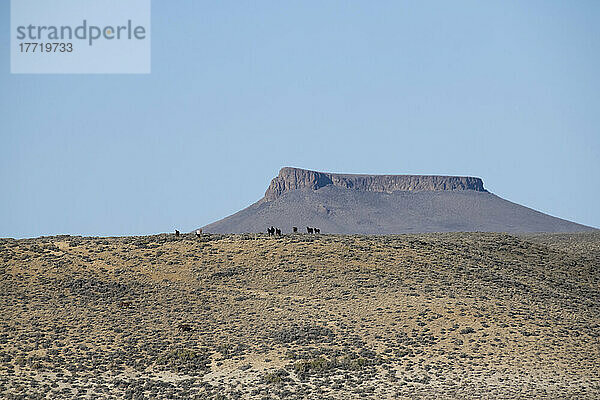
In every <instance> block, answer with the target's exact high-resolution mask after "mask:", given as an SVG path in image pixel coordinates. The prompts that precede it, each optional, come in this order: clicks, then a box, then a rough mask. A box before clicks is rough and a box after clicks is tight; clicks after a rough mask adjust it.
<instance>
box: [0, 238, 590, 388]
mask: <svg viewBox="0 0 600 400" xmlns="http://www.w3.org/2000/svg"><path fill="white" fill-rule="evenodd" d="M0 397H1V398H6V399H36V398H48V399H58V398H81V399H83V398H87V399H92V398H93V399H100V398H126V399H161V398H162V399H194V398H200V399H204V398H208V399H239V398H248V399H279V398H290V399H352V398H355V399H363V398H373V399H385V398H390V399H391V398H428V399H429V398H442V399H443V398H448V399H451V398H482V397H485V398H502V399H506V398H560V399H564V398H574V399H583V398H589V399H593V398H599V397H600V234H598V233H585V234H569V235H530V236H518V237H517V236H509V235H505V234H493V233H448V234H424V235H400V236H338V235H318V236H317V235H286V236H284V237H281V238H272V237H267V236H266V235H259V234H256V235H204V236H203V237H202V238H197V237H195V235H183V236H181V237H178V238H176V237H175V236H174V235H167V234H163V235H156V236H145V237H120V238H84V237H73V236H58V237H44V238H37V239H24V240H13V239H0Z"/></svg>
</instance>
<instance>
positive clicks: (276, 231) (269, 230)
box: [175, 226, 321, 238]
mask: <svg viewBox="0 0 600 400" xmlns="http://www.w3.org/2000/svg"><path fill="white" fill-rule="evenodd" d="M292 232H293V233H298V227H297V226H292ZM195 233H196V237H199V238H201V237H202V229H196V232H195ZM267 233H268V234H269V236H283V234H282V233H281V229H279V228H275V227H273V226H272V227H270V228H267ZM306 233H311V234H313V233H314V234H318V233H321V229H319V228H311V227H310V226H307V227H306ZM180 235H181V232H179V231H178V230H177V229H175V236H176V237H179V236H180Z"/></svg>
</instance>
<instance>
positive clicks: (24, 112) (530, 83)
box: [0, 0, 600, 237]
mask: <svg viewBox="0 0 600 400" xmlns="http://www.w3.org/2000/svg"><path fill="white" fill-rule="evenodd" d="M9 15H10V14H9V2H8V1H6V0H5V1H2V2H0V21H1V24H0V43H2V44H3V45H2V50H1V51H0V185H1V191H0V193H1V197H0V237H30V236H39V235H52V234H83V235H132V234H150V233H157V232H165V231H172V230H173V229H174V228H179V229H180V230H182V231H189V230H192V229H194V228H196V227H199V226H202V225H205V224H207V223H210V222H213V221H215V220H217V219H220V218H222V217H224V216H226V215H229V214H231V213H233V212H235V211H238V210H240V209H242V208H244V207H246V206H248V205H249V204H251V203H253V202H254V201H256V200H258V199H259V198H260V197H262V195H263V194H264V191H265V190H266V188H267V186H268V184H269V181H270V179H271V178H273V177H274V176H275V175H276V174H277V172H278V170H279V168H280V167H282V166H297V167H304V168H310V169H316V170H323V171H331V172H346V173H374V174H376V173H382V174H383V173H385V174H452V175H455V174H456V175H474V176H479V177H481V178H483V179H484V182H485V185H486V187H487V188H488V190H490V191H492V192H494V193H495V194H497V195H499V196H502V197H504V198H506V199H509V200H511V201H515V202H518V203H520V204H523V205H526V206H529V207H532V208H534V209H537V210H540V211H543V212H546V213H549V214H551V215H554V216H558V217H561V218H566V219H570V220H573V221H576V222H579V223H583V224H587V225H592V226H596V227H600V207H598V203H599V199H600V178H599V176H598V173H599V172H600V74H599V71H600V24H599V23H598V21H600V2H598V1H546V0H545V1H451V2H449V1H439V2H429V1H426V2H421V1H418V2H415V1H411V2H408V1H406V2H401V1H389V2H386V1H378V2H373V1H353V2H348V1H339V2H336V1H325V2H323V1H314V2H313V1H293V2H292V1H289V2H288V1H285V2H282V1H259V2H239V1H235V2H234V1H219V2H215V1H213V2H208V1H197V0H187V1H176V2H174V1H166V0H153V3H152V74H150V75H11V74H10V73H9V71H10V60H9V50H8V48H7V45H8V43H9V37H10V32H9V25H10V24H9Z"/></svg>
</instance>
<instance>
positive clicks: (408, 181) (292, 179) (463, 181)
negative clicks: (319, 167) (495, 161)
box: [264, 167, 487, 201]
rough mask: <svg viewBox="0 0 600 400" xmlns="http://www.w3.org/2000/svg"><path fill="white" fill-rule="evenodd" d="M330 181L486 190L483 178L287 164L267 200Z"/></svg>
mask: <svg viewBox="0 0 600 400" xmlns="http://www.w3.org/2000/svg"><path fill="white" fill-rule="evenodd" d="M327 185H333V186H338V187H341V188H345V189H357V190H364V191H369V192H384V193H391V192H396V191H434V190H475V191H478V192H487V190H485V189H484V188H483V181H482V180H481V179H480V178H475V177H471V176H439V175H355V174H331V173H328V172H317V171H310V170H307V169H301V168H292V167H284V168H282V169H281V170H280V171H279V175H278V176H277V177H275V178H273V180H272V181H271V184H270V185H269V188H268V189H267V191H266V192H265V197H264V200H266V201H271V200H275V199H276V198H278V197H279V196H281V195H282V194H283V193H285V192H288V191H290V190H296V189H312V190H317V189H319V188H322V187H324V186H327Z"/></svg>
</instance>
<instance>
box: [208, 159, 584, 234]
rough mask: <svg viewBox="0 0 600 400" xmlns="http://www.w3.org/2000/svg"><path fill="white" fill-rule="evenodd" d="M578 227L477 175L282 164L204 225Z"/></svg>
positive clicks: (213, 229) (379, 230)
mask: <svg viewBox="0 0 600 400" xmlns="http://www.w3.org/2000/svg"><path fill="white" fill-rule="evenodd" d="M269 226H277V227H281V228H283V231H284V232H290V231H291V230H292V226H297V227H298V228H299V229H300V231H301V232H305V230H306V226H316V227H319V228H321V232H323V233H344V234H395V233H417V232H454V231H465V232H468V231H486V232H515V233H517V232H580V231H589V230H594V228H591V227H588V226H585V225H580V224H576V223H574V222H570V221H566V220H564V219H560V218H555V217H552V216H550V215H547V214H544V213H541V212H539V211H535V210H532V209H531V208H527V207H524V206H521V205H519V204H515V203H512V202H510V201H507V200H504V199H502V198H500V197H498V196H496V195H494V194H492V193H489V192H488V191H487V190H485V189H484V187H483V181H482V180H481V179H480V178H474V177H460V176H427V175H350V174H332V173H325V172H316V171H309V170H305V169H299V168H289V167H286V168H282V169H281V171H279V175H278V176H277V177H275V178H274V179H273V180H272V181H271V184H270V185H269V188H268V189H267V191H266V193H265V196H264V197H263V198H262V199H260V200H259V201H258V202H256V203H254V204H252V205H251V206H249V207H247V208H245V209H243V210H241V211H239V212H237V213H235V214H233V215H231V216H229V217H227V218H224V219H222V220H220V221H217V222H214V223H212V224H209V225H206V226H205V227H203V228H202V229H203V230H204V232H210V233H244V232H264V231H265V229H266V228H267V227H269Z"/></svg>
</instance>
